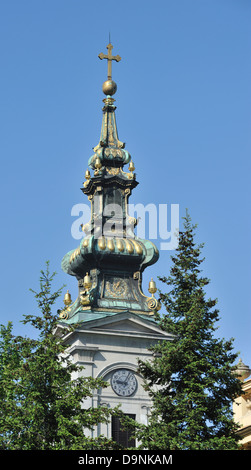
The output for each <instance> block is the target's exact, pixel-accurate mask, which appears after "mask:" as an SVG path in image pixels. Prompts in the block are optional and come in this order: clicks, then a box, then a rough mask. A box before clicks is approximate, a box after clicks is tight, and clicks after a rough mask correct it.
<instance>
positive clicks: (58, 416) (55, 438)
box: [0, 263, 116, 450]
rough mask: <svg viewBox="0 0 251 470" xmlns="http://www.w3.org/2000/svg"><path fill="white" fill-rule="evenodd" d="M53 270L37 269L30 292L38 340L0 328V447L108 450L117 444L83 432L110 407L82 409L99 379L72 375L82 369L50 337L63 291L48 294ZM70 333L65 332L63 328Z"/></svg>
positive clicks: (59, 340) (28, 317) (29, 320)
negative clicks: (37, 284) (36, 286)
mask: <svg viewBox="0 0 251 470" xmlns="http://www.w3.org/2000/svg"><path fill="white" fill-rule="evenodd" d="M54 275H55V273H54V274H52V275H50V273H49V265H48V263H47V267H46V271H45V272H44V271H41V277H40V291H39V292H38V293H37V292H34V291H33V292H34V294H35V298H36V300H37V303H38V307H39V309H40V311H41V315H37V316H35V315H25V316H24V320H23V323H24V324H27V323H30V324H31V325H33V326H34V327H35V328H36V329H37V330H38V332H39V334H38V337H37V339H30V338H27V337H21V336H19V337H14V336H13V335H12V326H11V324H9V325H8V326H7V327H2V330H1V333H2V341H1V342H0V360H1V364H0V410H1V411H0V445H1V448H2V449H10V450H13V449H14V450H15V449H21V450H30V449H36V450H38V449H39V450H47V449H53V450H74V449H113V448H116V443H114V442H113V441H111V440H109V439H107V438H105V437H103V436H100V437H97V438H92V437H88V436H87V435H85V430H86V429H88V430H91V429H93V428H94V427H95V426H97V425H98V424H99V423H101V422H107V421H108V420H109V419H110V418H111V415H112V414H113V413H115V411H113V410H111V411H109V410H108V408H105V407H97V408H89V409H84V408H83V406H82V405H83V402H84V400H85V399H86V398H87V397H91V396H92V395H93V392H94V390H95V389H98V388H100V387H106V386H107V384H106V383H105V382H104V381H102V380H101V379H93V378H92V377H83V376H81V377H78V378H75V379H74V378H73V377H74V374H75V376H77V375H78V374H77V372H79V371H81V370H82V369H83V367H80V366H79V365H77V364H74V363H73V362H72V360H71V357H70V356H69V355H67V345H65V344H64V341H63V338H61V337H60V338H59V337H57V336H55V328H56V326H57V324H58V315H56V314H53V313H52V307H53V305H54V304H55V302H56V300H57V299H58V297H59V296H60V295H61V291H62V289H59V290H57V291H56V292H54V293H52V292H51V285H52V281H53V278H54ZM67 332H69V330H67Z"/></svg>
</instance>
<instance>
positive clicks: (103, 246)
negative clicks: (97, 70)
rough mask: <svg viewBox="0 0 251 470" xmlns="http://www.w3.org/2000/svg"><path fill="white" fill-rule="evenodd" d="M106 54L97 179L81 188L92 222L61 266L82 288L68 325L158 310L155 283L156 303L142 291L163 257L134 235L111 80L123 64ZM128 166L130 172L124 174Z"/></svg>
mask: <svg viewBox="0 0 251 470" xmlns="http://www.w3.org/2000/svg"><path fill="white" fill-rule="evenodd" d="M107 49H108V54H107V55H105V54H103V53H101V54H99V56H98V57H99V58H100V59H101V60H102V59H107V62H108V80H106V81H105V82H104V84H103V92H104V93H105V95H107V96H106V98H105V99H104V100H103V102H104V107H103V119H102V128H101V135H100V140H99V143H98V145H97V146H96V147H94V149H93V150H94V155H92V156H91V157H90V159H89V161H88V166H89V167H90V169H91V170H93V176H91V174H90V171H89V170H87V171H86V173H85V177H86V181H85V182H84V183H83V187H82V188H81V189H82V191H83V193H84V194H85V195H86V196H87V197H88V199H89V201H90V202H91V218H90V221H89V222H87V223H86V224H85V225H84V226H82V230H83V232H84V233H85V236H84V238H83V239H82V240H81V242H80V245H79V246H78V248H76V249H74V250H71V251H70V252H68V253H67V254H66V255H65V256H64V258H63V260H62V268H63V270H64V271H65V272H66V273H68V274H70V275H72V276H75V277H76V278H77V279H78V285H79V295H78V298H77V300H76V301H75V302H74V303H73V304H72V305H71V306H69V307H68V306H67V308H66V309H64V310H63V311H62V313H61V318H63V319H69V321H70V322H79V321H86V319H87V318H93V315H94V316H95V315H115V314H117V313H119V312H121V311H130V310H131V311H133V312H134V313H138V314H139V315H151V314H153V311H154V310H155V309H156V308H158V301H157V300H156V299H155V298H154V297H153V293H154V292H155V287H154V283H153V282H151V286H150V288H151V290H150V291H149V292H150V293H152V297H148V296H146V295H144V294H143V292H142V290H141V279H142V277H141V276H142V272H143V271H144V270H145V268H146V267H147V266H150V265H151V264H153V263H155V262H156V261H157V259H158V257H159V253H158V250H157V248H156V246H155V245H154V244H153V243H152V242H151V241H149V240H144V239H141V238H139V237H137V236H136V235H135V233H134V229H135V226H136V225H137V220H136V219H135V218H134V217H131V216H130V215H129V213H128V201H129V196H130V195H131V192H132V190H133V189H134V188H135V187H136V186H137V185H138V182H137V181H136V175H135V173H134V170H135V168H134V164H133V162H132V161H131V156H130V154H129V153H128V152H127V150H125V144H124V143H123V142H121V141H119V139H118V132H117V126H116V119H115V109H116V106H114V101H115V100H114V98H112V96H111V95H113V94H114V93H115V92H116V89H117V85H116V83H115V82H114V81H113V80H112V68H111V67H112V61H113V60H115V61H116V62H119V61H120V60H121V57H120V56H118V55H117V56H113V55H112V49H113V46H112V44H111V43H110V42H109V44H108V46H107ZM128 163H129V168H128V169H129V172H126V171H124V169H123V168H124V166H125V165H127V164H128ZM66 300H67V299H66ZM100 312H102V313H100Z"/></svg>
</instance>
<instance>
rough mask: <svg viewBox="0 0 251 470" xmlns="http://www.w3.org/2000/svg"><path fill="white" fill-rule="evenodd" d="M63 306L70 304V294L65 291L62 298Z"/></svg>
mask: <svg viewBox="0 0 251 470" xmlns="http://www.w3.org/2000/svg"><path fill="white" fill-rule="evenodd" d="M64 304H65V305H66V307H67V306H68V305H70V304H71V294H70V293H69V291H67V292H66V294H65V296H64Z"/></svg>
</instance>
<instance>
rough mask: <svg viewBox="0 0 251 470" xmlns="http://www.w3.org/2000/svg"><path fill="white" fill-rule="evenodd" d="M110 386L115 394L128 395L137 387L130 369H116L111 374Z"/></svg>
mask: <svg viewBox="0 0 251 470" xmlns="http://www.w3.org/2000/svg"><path fill="white" fill-rule="evenodd" d="M111 386H112V388H113V390H114V392H115V393H116V394H117V395H119V396H121V397H130V396H131V395H132V394H133V393H134V392H135V390H136V388H137V379H136V377H135V375H134V373H133V372H132V371H131V370H128V369H118V370H116V372H114V373H113V375H112V378H111Z"/></svg>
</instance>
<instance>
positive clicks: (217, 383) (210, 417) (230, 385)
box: [137, 214, 242, 450]
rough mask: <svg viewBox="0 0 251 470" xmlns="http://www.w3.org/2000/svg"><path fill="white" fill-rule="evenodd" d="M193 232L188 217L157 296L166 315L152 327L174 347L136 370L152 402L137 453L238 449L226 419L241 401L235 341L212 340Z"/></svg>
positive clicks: (164, 347) (211, 309)
mask: <svg viewBox="0 0 251 470" xmlns="http://www.w3.org/2000/svg"><path fill="white" fill-rule="evenodd" d="M195 228H196V226H193V225H192V224H191V219H190V217H189V215H188V214H186V217H184V231H182V232H180V233H179V247H178V249H177V250H176V253H175V256H172V266H171V270H170V275H169V277H162V278H160V280H161V281H162V282H163V283H164V284H165V285H166V286H168V292H167V293H162V292H160V300H161V302H162V305H163V306H164V307H165V309H166V313H165V314H160V313H156V319H157V321H158V323H159V325H160V327H161V328H162V329H163V330H164V331H167V332H168V333H171V334H173V340H172V341H161V342H159V343H158V344H156V345H155V346H153V347H152V352H153V354H154V358H153V360H152V361H148V362H142V361H140V363H139V371H140V373H141V374H142V375H143V376H144V378H145V388H146V390H147V391H148V392H149V394H150V396H151V398H152V400H153V408H152V413H151V416H150V419H149V425H148V426H140V427H138V430H137V437H138V438H139V439H140V440H141V442H142V445H141V447H142V448H148V449H184V450H185V449H189V450H206V449H208V450H221V449H236V448H238V444H237V441H238V437H237V434H236V430H237V425H236V424H235V422H234V420H233V413H232V402H233V400H234V399H235V398H236V397H237V396H240V395H241V393H242V391H241V385H240V381H239V380H238V379H237V378H236V376H235V375H234V374H233V368H234V365H233V364H234V362H235V360H236V357H237V354H235V353H234V352H233V339H230V340H229V341H226V340H224V339H218V338H216V336H215V331H216V329H217V328H216V323H217V321H218V320H219V312H218V310H217V309H216V308H215V306H216V303H217V300H212V299H211V298H209V299H207V298H206V292H205V287H206V286H207V285H208V283H209V280H208V279H207V278H206V277H203V276H202V275H201V269H200V265H201V263H202V262H203V259H201V257H200V255H201V249H202V247H203V245H198V246H196V244H195V241H194V236H195Z"/></svg>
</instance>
